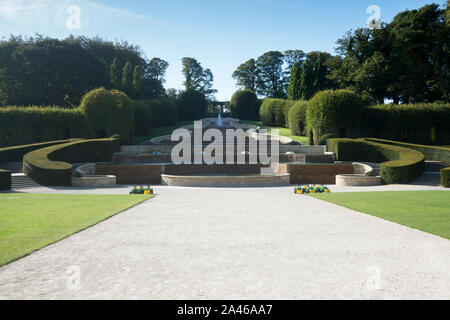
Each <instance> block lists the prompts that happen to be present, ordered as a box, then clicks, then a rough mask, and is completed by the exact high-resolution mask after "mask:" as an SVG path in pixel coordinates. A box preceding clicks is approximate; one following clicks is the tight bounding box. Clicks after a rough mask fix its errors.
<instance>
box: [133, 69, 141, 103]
mask: <svg viewBox="0 0 450 320" xmlns="http://www.w3.org/2000/svg"><path fill="white" fill-rule="evenodd" d="M143 94H144V76H143V74H142V71H141V67H139V66H136V67H134V72H133V98H136V99H141V98H143Z"/></svg>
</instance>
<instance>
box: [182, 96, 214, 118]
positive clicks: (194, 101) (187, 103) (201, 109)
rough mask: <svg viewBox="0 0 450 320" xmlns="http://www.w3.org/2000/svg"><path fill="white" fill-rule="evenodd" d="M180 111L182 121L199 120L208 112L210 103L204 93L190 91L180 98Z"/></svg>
mask: <svg viewBox="0 0 450 320" xmlns="http://www.w3.org/2000/svg"><path fill="white" fill-rule="evenodd" d="M178 111H179V113H180V114H179V119H180V120H198V119H201V118H203V117H204V116H205V115H206V113H207V112H208V101H207V100H206V98H205V95H204V94H203V93H201V92H199V91H197V90H194V89H188V90H186V91H183V92H181V93H180V95H179V96H178Z"/></svg>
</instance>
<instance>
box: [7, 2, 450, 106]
mask: <svg viewBox="0 0 450 320" xmlns="http://www.w3.org/2000/svg"><path fill="white" fill-rule="evenodd" d="M431 2H432V1H423V0H408V1H406V0H395V1H392V0H369V1H365V0H361V1H355V0H340V1H336V0H316V1H311V0H239V1H238V0H209V1H208V0H191V1H189V0H159V1H157V0H134V1H133V0H131V1H123V0H121V1H119V0H108V1H107V0H72V1H69V0H0V36H1V37H6V38H8V37H9V35H10V34H14V35H17V34H23V35H34V34H35V33H40V34H44V35H49V36H52V37H58V38H64V37H66V36H68V35H70V34H75V35H86V36H95V35H99V36H101V37H103V38H105V39H108V40H115V39H124V40H128V41H129V42H130V43H133V44H136V45H139V46H140V47H141V48H142V50H143V51H144V53H145V54H146V56H147V57H148V58H152V57H159V58H162V59H164V60H166V61H168V62H169V63H170V67H169V69H168V71H167V77H166V78H167V83H166V87H167V88H178V89H179V88H182V82H183V77H182V74H181V62H180V60H181V58H182V57H194V58H196V59H197V60H199V61H200V62H201V63H202V65H203V66H204V67H205V68H210V69H211V70H212V72H213V74H214V77H215V81H214V87H215V88H217V89H218V90H219V92H218V94H217V95H216V96H217V98H218V99H220V100H224V99H229V98H230V97H231V95H232V94H233V92H234V91H235V90H236V87H235V81H234V80H233V78H232V77H231V74H232V73H233V71H234V70H235V69H236V67H237V66H238V65H239V64H241V63H243V62H245V61H246V60H248V59H250V58H257V57H258V56H260V55H261V54H263V53H264V52H266V51H270V50H279V51H284V50H287V49H301V50H303V51H305V52H309V51H313V50H321V51H328V52H333V50H334V47H335V42H336V40H337V39H338V38H340V37H342V35H344V34H345V32H347V31H348V30H350V29H356V28H358V27H362V26H364V25H365V23H366V21H367V19H368V18H369V16H370V14H368V13H367V12H366V9H367V8H368V7H369V6H370V5H377V6H378V7H380V9H381V19H382V21H386V22H389V21H390V20H391V19H392V18H393V17H394V16H395V14H396V13H398V12H400V11H402V10H405V9H416V8H419V7H421V6H423V5H424V4H427V3H431ZM435 2H436V3H439V4H443V3H444V0H436V1H435ZM70 5H77V6H79V8H80V15H81V28H80V29H69V28H68V27H67V26H66V22H67V18H68V16H69V14H68V13H67V9H68V7H69V6H70Z"/></svg>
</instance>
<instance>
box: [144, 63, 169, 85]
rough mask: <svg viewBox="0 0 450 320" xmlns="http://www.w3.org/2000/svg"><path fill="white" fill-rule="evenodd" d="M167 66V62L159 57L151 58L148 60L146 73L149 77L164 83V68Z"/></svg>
mask: <svg viewBox="0 0 450 320" xmlns="http://www.w3.org/2000/svg"><path fill="white" fill-rule="evenodd" d="M168 67H169V63H168V62H167V61H164V60H162V59H160V58H153V59H152V60H150V62H149V63H148V66H147V73H148V75H149V77H150V78H151V79H154V80H158V81H160V82H161V83H165V82H166V79H165V74H166V70H167V68H168Z"/></svg>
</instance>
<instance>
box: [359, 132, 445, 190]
mask: <svg viewBox="0 0 450 320" xmlns="http://www.w3.org/2000/svg"><path fill="white" fill-rule="evenodd" d="M364 140H366V141H369V142H377V143H383V144H388V145H394V146H399V147H405V148H408V149H413V150H417V151H419V152H421V153H422V154H423V155H425V159H426V160H430V161H443V162H447V163H450V148H444V147H434V146H423V145H420V144H411V143H403V142H398V141H390V140H382V139H373V138H367V139H364ZM448 169H450V168H448ZM445 173H446V171H441V180H442V185H443V186H445V185H444V181H446V178H445V177H444V174H445Z"/></svg>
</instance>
